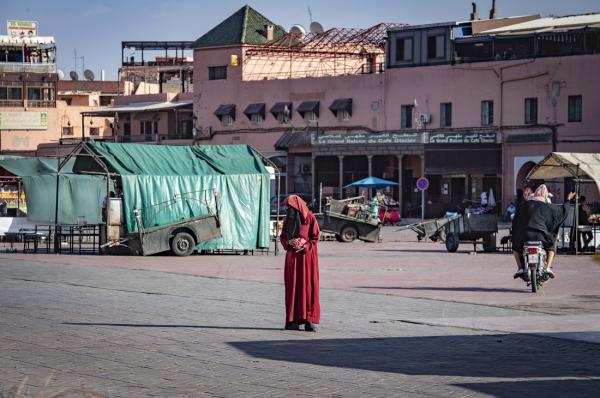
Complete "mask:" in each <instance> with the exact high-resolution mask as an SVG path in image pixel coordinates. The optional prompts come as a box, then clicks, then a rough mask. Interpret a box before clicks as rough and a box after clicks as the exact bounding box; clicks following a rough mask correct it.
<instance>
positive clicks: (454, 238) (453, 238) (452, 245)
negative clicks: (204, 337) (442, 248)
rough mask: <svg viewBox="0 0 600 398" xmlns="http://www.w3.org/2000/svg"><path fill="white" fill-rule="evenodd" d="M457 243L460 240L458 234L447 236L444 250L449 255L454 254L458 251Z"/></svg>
mask: <svg viewBox="0 0 600 398" xmlns="http://www.w3.org/2000/svg"><path fill="white" fill-rule="evenodd" d="M459 243H460V239H459V238H458V234H448V236H446V250H448V251H449V252H450V253H454V252H456V251H457V250H458V245H459Z"/></svg>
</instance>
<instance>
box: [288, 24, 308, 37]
mask: <svg viewBox="0 0 600 398" xmlns="http://www.w3.org/2000/svg"><path fill="white" fill-rule="evenodd" d="M290 33H291V34H293V35H299V36H304V35H305V34H306V29H304V26H302V25H298V24H296V25H293V26H292V27H291V28H290Z"/></svg>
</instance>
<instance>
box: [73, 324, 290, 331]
mask: <svg viewBox="0 0 600 398" xmlns="http://www.w3.org/2000/svg"><path fill="white" fill-rule="evenodd" d="M61 325H72V326H112V327H120V328H157V329H173V328H174V329H177V328H181V329H221V330H283V327H281V328H259V327H251V326H207V325H161V324H146V323H98V322H62V323H61Z"/></svg>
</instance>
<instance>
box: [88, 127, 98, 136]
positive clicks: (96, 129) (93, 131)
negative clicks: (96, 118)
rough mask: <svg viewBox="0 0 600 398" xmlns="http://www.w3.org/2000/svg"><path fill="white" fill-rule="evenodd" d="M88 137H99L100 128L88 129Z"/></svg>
mask: <svg viewBox="0 0 600 398" xmlns="http://www.w3.org/2000/svg"><path fill="white" fill-rule="evenodd" d="M90 135H91V136H99V135H100V127H90Z"/></svg>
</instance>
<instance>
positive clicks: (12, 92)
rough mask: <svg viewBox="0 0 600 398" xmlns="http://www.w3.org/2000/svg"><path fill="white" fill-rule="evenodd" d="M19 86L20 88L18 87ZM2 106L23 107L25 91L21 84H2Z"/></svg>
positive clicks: (0, 92) (0, 99)
mask: <svg viewBox="0 0 600 398" xmlns="http://www.w3.org/2000/svg"><path fill="white" fill-rule="evenodd" d="M17 84H18V85H19V87H16V85H17ZM0 106H6V107H11V106H14V107H22V106H23V89H22V88H21V83H12V82H4V83H0Z"/></svg>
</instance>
